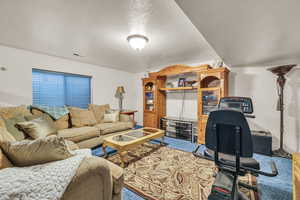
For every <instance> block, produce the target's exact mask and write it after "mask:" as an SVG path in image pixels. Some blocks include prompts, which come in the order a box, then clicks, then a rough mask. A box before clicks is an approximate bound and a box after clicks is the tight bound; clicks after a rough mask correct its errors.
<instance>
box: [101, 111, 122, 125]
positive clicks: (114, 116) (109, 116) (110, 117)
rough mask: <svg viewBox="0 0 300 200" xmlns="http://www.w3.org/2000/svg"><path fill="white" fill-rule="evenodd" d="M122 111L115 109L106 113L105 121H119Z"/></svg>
mask: <svg viewBox="0 0 300 200" xmlns="http://www.w3.org/2000/svg"><path fill="white" fill-rule="evenodd" d="M119 116H120V113H119V112H118V111H114V112H111V113H106V114H104V119H103V122H104V123H114V122H118V121H119V118H120V117H119Z"/></svg>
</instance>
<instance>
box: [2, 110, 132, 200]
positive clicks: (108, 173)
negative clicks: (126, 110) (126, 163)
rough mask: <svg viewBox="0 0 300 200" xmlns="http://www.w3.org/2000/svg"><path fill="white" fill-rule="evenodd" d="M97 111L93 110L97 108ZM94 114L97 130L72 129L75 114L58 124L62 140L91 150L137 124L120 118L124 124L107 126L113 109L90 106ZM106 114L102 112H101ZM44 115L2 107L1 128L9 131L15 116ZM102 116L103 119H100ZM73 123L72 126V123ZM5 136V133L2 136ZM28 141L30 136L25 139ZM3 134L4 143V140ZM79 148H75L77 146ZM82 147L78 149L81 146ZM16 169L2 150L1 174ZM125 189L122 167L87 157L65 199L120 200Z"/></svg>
mask: <svg viewBox="0 0 300 200" xmlns="http://www.w3.org/2000/svg"><path fill="white" fill-rule="evenodd" d="M93 106H94V108H95V106H96V108H97V109H96V110H95V109H94V110H93V108H92V107H93ZM89 109H90V111H93V113H94V114H95V115H97V116H98V120H97V123H96V124H95V125H93V126H83V127H72V121H71V120H72V118H71V117H72V113H70V114H69V115H66V116H64V117H62V118H60V119H59V120H57V121H55V122H54V123H55V126H56V128H57V129H58V134H57V135H58V136H61V137H64V138H65V139H66V140H68V141H72V142H69V143H71V144H73V147H72V148H74V149H76V148H78V146H79V147H80V148H91V147H95V146H98V145H99V144H101V143H102V141H103V139H104V138H105V137H107V136H109V135H113V134H117V133H119V131H124V130H127V129H130V128H132V127H133V126H134V122H132V120H130V118H129V117H127V116H120V121H118V122H114V123H103V122H102V121H101V120H102V118H103V116H102V115H103V114H104V113H105V111H106V110H107V109H109V105H102V106H98V105H90V106H89ZM101 110H102V112H101ZM41 114H43V112H42V111H40V110H37V109H32V110H31V112H30V111H29V110H28V109H27V107H26V106H18V107H0V127H2V128H5V129H6V128H7V127H6V125H7V123H6V121H5V119H11V118H13V117H14V116H21V117H23V118H25V117H26V116H34V115H41ZM99 114H100V115H99ZM99 116H100V117H99ZM70 122H71V123H70ZM0 133H1V132H0ZM24 137H25V139H28V138H26V136H24ZM3 138H4V137H3V136H2V135H1V134H0V140H3ZM73 142H74V143H76V144H74V143H73ZM77 145H78V146H77ZM9 167H14V165H13V164H12V162H10V160H9V159H8V158H7V156H6V155H5V154H4V153H3V151H2V150H1V148H0V170H1V169H3V168H9ZM122 187H123V169H122V168H120V167H119V166H117V165H115V164H113V163H111V162H109V161H107V160H105V159H103V158H99V157H94V156H92V157H86V158H84V160H83V161H82V162H81V164H80V166H79V168H78V169H77V171H76V174H75V176H74V177H73V179H72V181H71V182H70V184H69V185H68V187H67V189H66V191H65V193H64V194H63V197H62V199H64V200H71V199H76V200H86V199H89V200H96V199H97V200H120V199H121V192H122Z"/></svg>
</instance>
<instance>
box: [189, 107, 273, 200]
mask: <svg viewBox="0 0 300 200" xmlns="http://www.w3.org/2000/svg"><path fill="white" fill-rule="evenodd" d="M205 145H206V147H207V148H208V150H207V151H206V153H205V155H201V154H199V153H198V152H197V151H198V148H199V147H198V148H197V149H196V150H195V151H194V152H193V154H194V155H195V156H198V157H201V158H205V159H209V160H214V161H215V164H216V166H217V167H218V169H219V171H218V174H217V175H216V179H215V182H214V184H213V186H212V190H211V194H210V195H209V198H208V199H209V200H225V199H226V200H227V199H231V200H239V199H242V200H247V197H246V196H245V195H243V193H241V192H240V191H239V188H238V186H242V187H246V188H248V189H252V190H257V188H256V187H253V186H250V185H247V184H245V183H239V182H238V176H239V175H240V176H243V175H245V174H246V173H252V174H254V175H258V174H261V175H264V176H277V174H278V171H277V168H276V165H275V163H274V162H271V168H272V173H267V172H263V171H259V169H260V167H259V163H258V162H257V161H256V160H255V159H253V158H252V156H253V144H252V136H251V132H250V129H249V126H248V122H247V120H246V118H245V116H244V114H243V113H242V112H240V111H237V110H232V109H220V110H216V111H212V112H210V114H209V117H208V121H207V125H206V134H205Z"/></svg>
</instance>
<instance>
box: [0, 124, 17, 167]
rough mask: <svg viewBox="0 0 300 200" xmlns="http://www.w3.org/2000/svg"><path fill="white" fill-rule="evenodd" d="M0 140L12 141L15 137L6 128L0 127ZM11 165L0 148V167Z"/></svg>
mask: <svg viewBox="0 0 300 200" xmlns="http://www.w3.org/2000/svg"><path fill="white" fill-rule="evenodd" d="M1 141H8V142H13V141H16V139H15V138H14V137H13V136H12V135H11V134H10V133H9V132H7V130H6V129H5V128H3V127H1V128H0V142H1ZM8 167H13V164H12V163H11V162H10V161H9V160H8V158H7V157H6V156H5V154H4V153H3V152H2V150H1V148H0V169H4V168H8Z"/></svg>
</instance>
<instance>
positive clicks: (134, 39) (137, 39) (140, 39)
mask: <svg viewBox="0 0 300 200" xmlns="http://www.w3.org/2000/svg"><path fill="white" fill-rule="evenodd" d="M127 41H128V43H129V45H130V46H131V48H133V49H134V50H142V49H143V48H144V47H145V46H146V43H147V42H149V39H148V38H147V37H146V36H144V35H139V34H135V35H130V36H128V37H127Z"/></svg>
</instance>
